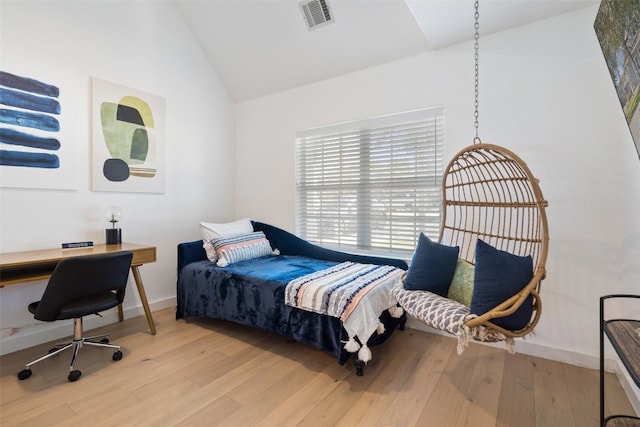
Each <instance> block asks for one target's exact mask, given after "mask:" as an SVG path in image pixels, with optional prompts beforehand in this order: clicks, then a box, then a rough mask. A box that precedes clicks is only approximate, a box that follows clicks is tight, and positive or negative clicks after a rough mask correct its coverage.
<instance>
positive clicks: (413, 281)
mask: <svg viewBox="0 0 640 427" xmlns="http://www.w3.org/2000/svg"><path fill="white" fill-rule="evenodd" d="M459 252H460V248H459V247H458V246H455V247H454V246H446V245H442V244H440V243H436V242H432V241H431V239H429V238H428V237H427V236H426V235H425V234H424V233H420V236H419V237H418V245H417V246H416V250H415V252H414V253H413V258H412V259H411V264H409V271H407V276H406V277H405V279H404V288H405V289H407V290H412V291H417V290H420V291H429V292H433V293H434V294H438V295H440V296H443V297H445V298H446V297H447V293H448V292H449V286H451V280H452V279H453V273H455V271H456V263H457V262H458V253H459Z"/></svg>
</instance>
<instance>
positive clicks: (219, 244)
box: [211, 231, 273, 267]
mask: <svg viewBox="0 0 640 427" xmlns="http://www.w3.org/2000/svg"><path fill="white" fill-rule="evenodd" d="M211 245H212V246H213V248H214V249H215V251H216V254H218V262H217V263H216V265H218V266H219V267H226V266H228V265H229V264H233V263H234V262H239V261H246V260H249V259H254V258H259V257H261V256H265V255H271V254H272V253H273V251H272V250H271V245H270V244H269V241H268V240H267V238H266V236H265V235H264V233H263V232H262V231H256V232H253V233H246V234H240V235H237V236H231V237H220V238H215V239H212V240H211Z"/></svg>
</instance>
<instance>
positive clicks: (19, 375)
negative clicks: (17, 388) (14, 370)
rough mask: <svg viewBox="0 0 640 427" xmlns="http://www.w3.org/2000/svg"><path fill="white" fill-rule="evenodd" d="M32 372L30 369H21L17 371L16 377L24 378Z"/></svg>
mask: <svg viewBox="0 0 640 427" xmlns="http://www.w3.org/2000/svg"><path fill="white" fill-rule="evenodd" d="M32 373H33V372H31V369H23V370H22V371H20V372H18V379H19V380H21V381H22V380H26V379H27V378H29V377H30V376H31V374H32Z"/></svg>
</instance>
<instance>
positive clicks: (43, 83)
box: [0, 68, 78, 190]
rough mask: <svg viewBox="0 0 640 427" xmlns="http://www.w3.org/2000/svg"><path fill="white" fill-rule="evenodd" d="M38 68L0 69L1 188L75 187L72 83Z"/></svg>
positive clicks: (51, 72)
mask: <svg viewBox="0 0 640 427" xmlns="http://www.w3.org/2000/svg"><path fill="white" fill-rule="evenodd" d="M41 69H42V68H40V71H35V72H34V71H31V72H29V71H25V70H21V72H15V71H13V70H12V72H9V71H4V70H2V71H0V186H2V187H6V188H41V189H62V190H73V189H77V169H78V165H77V158H76V157H77V137H76V135H75V132H76V130H75V128H76V126H75V122H74V119H75V112H74V108H73V107H72V106H74V105H76V104H77V102H74V99H73V96H72V92H73V91H71V90H69V89H68V88H69V87H72V85H69V84H66V80H65V78H64V77H62V78H61V77H60V76H55V75H54V74H55V71H53V70H51V71H49V72H46V73H45V72H42V71H41ZM67 79H68V78H67Z"/></svg>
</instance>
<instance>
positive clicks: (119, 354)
mask: <svg viewBox="0 0 640 427" xmlns="http://www.w3.org/2000/svg"><path fill="white" fill-rule="evenodd" d="M120 359H122V352H121V351H120V350H118V351H116V352H115V353H113V360H120Z"/></svg>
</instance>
